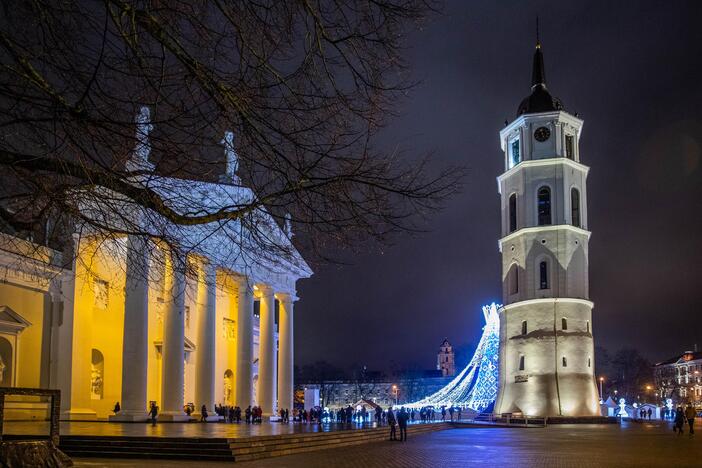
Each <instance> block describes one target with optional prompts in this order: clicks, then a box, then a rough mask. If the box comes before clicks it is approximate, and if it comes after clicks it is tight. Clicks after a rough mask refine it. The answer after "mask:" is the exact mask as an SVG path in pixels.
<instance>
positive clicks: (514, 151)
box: [509, 138, 522, 169]
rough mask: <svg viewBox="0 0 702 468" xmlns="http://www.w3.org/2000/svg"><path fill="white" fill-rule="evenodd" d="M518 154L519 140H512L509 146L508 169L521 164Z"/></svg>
mask: <svg viewBox="0 0 702 468" xmlns="http://www.w3.org/2000/svg"><path fill="white" fill-rule="evenodd" d="M521 160H522V159H521V155H520V154H519V138H517V139H515V140H512V142H510V144H509V167H510V169H511V168H513V167H514V166H516V165H517V164H519V163H520V162H521Z"/></svg>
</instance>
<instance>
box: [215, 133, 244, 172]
mask: <svg viewBox="0 0 702 468" xmlns="http://www.w3.org/2000/svg"><path fill="white" fill-rule="evenodd" d="M219 144H220V145H224V156H225V158H226V161H227V167H226V169H225V172H224V179H226V180H225V182H230V183H239V181H240V179H239V176H238V175H237V171H238V170H239V157H238V156H237V154H236V151H235V150H234V132H232V131H231V130H227V131H226V132H224V138H222V141H220V142H219Z"/></svg>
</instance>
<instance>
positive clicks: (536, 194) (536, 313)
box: [494, 38, 599, 417]
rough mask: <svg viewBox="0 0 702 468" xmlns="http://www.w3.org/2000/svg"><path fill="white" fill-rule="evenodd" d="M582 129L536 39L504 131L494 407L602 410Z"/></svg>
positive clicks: (551, 412)
mask: <svg viewBox="0 0 702 468" xmlns="http://www.w3.org/2000/svg"><path fill="white" fill-rule="evenodd" d="M582 127H583V121H582V120H580V119H578V118H577V117H575V116H573V115H571V114H569V113H567V112H566V111H565V110H564V108H563V105H562V103H561V101H560V100H559V99H558V98H556V97H553V96H552V95H551V93H550V92H549V90H548V89H547V87H546V77H545V73H544V57H543V52H542V49H541V43H540V42H539V41H538V38H537V43H536V50H535V51H534V60H533V69H532V79H531V94H529V96H527V97H526V98H525V99H524V100H522V102H521V103H520V104H519V107H518V109H517V117H516V119H515V120H514V121H512V122H511V123H510V124H508V125H507V126H506V127H505V128H504V129H502V131H501V132H500V145H501V147H502V150H503V152H504V167H505V169H504V172H503V173H502V175H500V176H499V177H498V178H497V181H498V187H499V193H500V196H501V199H502V237H501V239H500V241H499V248H500V252H501V254H502V292H503V304H504V306H503V308H502V309H501V310H500V382H499V394H498V397H497V401H496V403H495V410H494V411H495V413H496V414H500V413H523V414H526V415H534V416H576V417H577V416H596V415H599V405H598V395H597V387H596V383H595V378H594V342H593V336H592V330H593V327H592V308H593V303H592V302H591V301H590V299H589V291H588V241H589V239H590V231H589V230H588V219H587V191H586V179H587V175H588V171H589V168H588V167H587V166H585V165H583V164H582V163H581V161H580V151H579V142H580V136H581V131H582Z"/></svg>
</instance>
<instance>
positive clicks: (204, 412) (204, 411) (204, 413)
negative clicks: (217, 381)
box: [200, 405, 207, 422]
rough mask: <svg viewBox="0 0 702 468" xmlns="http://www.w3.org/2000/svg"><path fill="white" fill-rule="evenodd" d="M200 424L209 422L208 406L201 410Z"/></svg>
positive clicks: (203, 406)
mask: <svg viewBox="0 0 702 468" xmlns="http://www.w3.org/2000/svg"><path fill="white" fill-rule="evenodd" d="M200 422H207V406H205V405H202V408H200Z"/></svg>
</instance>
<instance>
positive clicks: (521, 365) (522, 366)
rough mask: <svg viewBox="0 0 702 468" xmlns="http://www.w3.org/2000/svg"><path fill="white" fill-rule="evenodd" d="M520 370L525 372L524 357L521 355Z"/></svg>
mask: <svg viewBox="0 0 702 468" xmlns="http://www.w3.org/2000/svg"><path fill="white" fill-rule="evenodd" d="M519 370H524V355H523V354H521V355H519Z"/></svg>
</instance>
